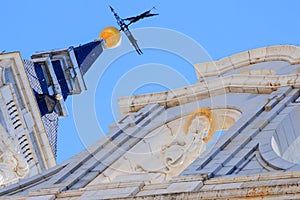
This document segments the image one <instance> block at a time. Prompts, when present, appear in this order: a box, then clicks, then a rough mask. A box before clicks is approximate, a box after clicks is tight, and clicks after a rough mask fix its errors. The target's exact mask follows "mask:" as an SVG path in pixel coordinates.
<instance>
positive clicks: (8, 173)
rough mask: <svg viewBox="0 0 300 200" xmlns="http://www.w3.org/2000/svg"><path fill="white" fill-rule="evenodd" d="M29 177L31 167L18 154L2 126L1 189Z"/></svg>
mask: <svg viewBox="0 0 300 200" xmlns="http://www.w3.org/2000/svg"><path fill="white" fill-rule="evenodd" d="M28 175H29V167H28V164H27V162H26V161H25V160H24V158H23V157H22V155H21V154H19V153H17V152H16V150H15V148H14V145H13V143H12V141H11V139H10V138H9V137H8V134H7V133H6V131H5V130H4V129H3V127H2V126H1V125H0V187H1V186H5V185H8V184H11V183H14V182H17V181H18V180H19V178H24V177H27V176H28Z"/></svg>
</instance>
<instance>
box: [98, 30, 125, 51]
mask: <svg viewBox="0 0 300 200" xmlns="http://www.w3.org/2000/svg"><path fill="white" fill-rule="evenodd" d="M100 38H101V39H104V40H105V46H106V47H107V48H115V47H117V46H119V45H120V43H121V33H120V31H119V30H118V29H117V28H116V27H113V26H108V27H106V28H104V29H103V30H102V31H101V33H100Z"/></svg>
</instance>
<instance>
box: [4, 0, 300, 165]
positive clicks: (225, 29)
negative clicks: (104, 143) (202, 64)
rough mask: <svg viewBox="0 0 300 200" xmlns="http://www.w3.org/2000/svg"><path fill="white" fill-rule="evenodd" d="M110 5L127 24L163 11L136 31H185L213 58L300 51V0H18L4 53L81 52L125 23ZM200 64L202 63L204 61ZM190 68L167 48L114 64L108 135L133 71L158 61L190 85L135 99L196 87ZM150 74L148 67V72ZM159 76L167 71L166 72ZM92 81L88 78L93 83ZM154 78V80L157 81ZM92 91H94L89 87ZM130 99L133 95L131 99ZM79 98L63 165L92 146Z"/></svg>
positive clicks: (104, 96) (103, 100) (105, 107)
mask: <svg viewBox="0 0 300 200" xmlns="http://www.w3.org/2000/svg"><path fill="white" fill-rule="evenodd" d="M109 5H112V6H113V7H114V8H115V10H116V11H117V12H118V13H119V14H120V16H121V17H124V18H125V17H129V16H132V15H136V14H139V13H141V12H143V11H145V10H147V9H150V8H152V7H153V6H156V8H157V10H154V12H158V13H159V14H160V15H159V16H156V17H153V18H151V19H145V20H143V21H140V22H138V23H136V24H134V25H132V29H134V28H143V27H160V28H167V29H170V30H174V31H178V32H179V33H182V34H185V35H186V36H187V37H189V38H191V39H193V40H195V41H196V42H197V43H198V44H199V45H201V46H202V47H203V49H204V50H205V52H206V53H207V54H208V55H209V56H210V57H211V58H212V59H219V58H222V57H225V56H228V55H231V54H234V53H237V52H240V51H244V50H247V49H252V48H257V47H262V46H268V45H278V44H294V45H300V42H299V32H300V21H299V19H300V13H299V10H298V9H299V7H300V1H298V0H287V1H283V0H243V1H241V0H226V1H222V0H210V1H201V0H200V1H199V0H190V1H158V0H147V1H146V0H122V1H117V0H110V1H100V0H97V1H96V0H87V1H68V0H66V1H58V0H52V1H38V0H27V1H21V0H10V1H3V2H1V8H2V9H1V14H2V20H1V27H2V28H1V32H0V50H6V52H10V51H20V52H21V55H22V56H23V58H30V55H31V54H32V53H34V52H36V51H41V50H49V49H55V48H61V47H68V46H76V45H79V44H83V43H86V42H89V41H92V40H94V39H95V38H97V37H98V35H99V33H100V31H101V29H102V28H104V27H106V26H110V25H113V26H116V25H117V24H116V22H115V19H114V18H113V15H112V14H111V12H110V10H109V8H108V6H109ZM137 36H139V37H138V38H137V39H138V41H139V43H140V45H141V48H143V46H142V44H143V38H142V37H141V36H140V35H139V34H137ZM147 37H151V36H147ZM155 39H156V40H157V41H160V40H163V38H160V36H159V35H155ZM127 43H128V41H127V39H126V38H123V44H122V45H126V44H127ZM182 43H183V42H182V40H180V39H178V40H177V39H176V38H175V39H174V44H173V45H175V46H176V45H178V46H184V44H182ZM120 48H122V46H121V47H120ZM105 53H106V54H105V55H101V57H100V58H99V60H98V61H97V63H96V64H97V65H95V66H94V67H95V68H96V67H98V66H100V65H101V59H107V58H109V56H110V55H114V54H117V53H118V49H113V50H107V52H105ZM187 53H189V52H188V50H187ZM191 53H192V52H191ZM192 61H194V62H197V61H201V59H199V60H197V59H195V60H192ZM192 61H190V62H192ZM190 62H188V61H187V60H185V59H183V58H182V57H180V56H178V55H175V54H174V53H172V52H168V51H165V50H160V49H145V50H144V55H143V56H138V55H137V54H136V53H135V52H131V53H127V54H125V55H122V56H119V57H118V58H117V59H114V60H113V61H112V63H111V64H110V66H109V67H108V68H107V70H106V71H105V73H104V74H102V76H101V77H98V82H97V83H92V84H97V87H96V89H95V91H94V101H95V105H93V106H94V108H95V113H96V114H95V115H96V116H97V119H98V122H99V123H100V124H101V125H100V126H101V127H102V129H103V132H104V133H105V132H107V131H108V125H109V124H110V123H112V122H113V121H114V116H113V114H112V112H113V111H112V110H113V109H115V108H112V107H116V105H114V103H113V106H111V102H112V100H111V99H112V96H114V95H115V94H113V93H112V91H113V90H114V88H116V85H117V86H118V85H120V83H122V81H120V80H122V79H123V78H124V77H125V79H124V80H125V82H126V76H125V75H128V74H130V73H129V72H131V71H134V69H136V68H137V67H138V66H146V65H149V63H156V65H157V66H159V64H161V65H163V66H167V67H162V68H161V69H172V70H171V72H172V73H173V72H174V73H178V74H179V75H180V77H182V78H183V79H185V80H182V81H178V83H177V81H176V80H175V81H173V80H172V78H171V75H170V76H168V77H166V79H168V80H170V81H171V82H174V84H171V85H164V84H160V81H162V80H159V81H158V82H157V80H156V82H155V83H151V81H150V79H149V80H147V81H148V82H145V83H144V84H140V87H138V86H139V85H136V86H135V87H136V89H135V90H134V92H133V93H134V94H140V93H149V92H154V91H162V90H166V89H172V88H175V87H180V86H183V85H184V84H185V83H186V84H193V83H194V82H195V81H196V76H195V74H194V71H193V66H192V64H191V63H190ZM146 68H147V66H146V67H145V68H143V69H145V70H146ZM156 70H159V67H158V69H156ZM135 73H137V72H135V71H134V73H133V75H134V74H135ZM161 73H166V74H168V73H169V72H161ZM172 73H170V74H172ZM89 76H90V75H89V74H87V78H89ZM128 77H129V75H128ZM139 77H143V75H141V76H139ZM145 77H147V74H145ZM149 77H150V78H151V76H150V75H149ZM87 82H89V81H87ZM134 82H135V78H133V79H131V83H134ZM123 85H124V84H123ZM87 86H88V88H89V85H87ZM122 95H123V94H122ZM124 95H131V94H130V93H128V94H126V93H124ZM75 98H79V97H73V99H72V98H70V99H68V101H67V105H68V110H69V113H70V116H69V118H66V119H61V120H60V126H59V135H58V139H59V141H58V158H57V159H58V162H61V161H63V160H65V159H67V158H68V157H70V156H72V155H74V154H75V153H77V152H79V151H81V150H82V149H83V148H84V146H86V145H87V144H85V143H84V142H82V137H84V136H83V135H84V134H82V133H78V131H77V130H76V128H75V122H74V118H73V111H74V110H75V112H77V113H78V112H79V111H78V110H76V109H73V108H72V106H74V103H73V100H74V99H75ZM75 105H76V104H75ZM82 106H84V103H83V105H82ZM82 112H84V109H83V111H82ZM116 118H117V117H116ZM86 123H88V119H87V122H86ZM86 132H88V133H89V134H92V135H94V136H95V141H96V139H97V138H98V137H99V138H100V137H101V136H98V135H97V134H98V133H94V132H95V129H93V128H89V125H87V128H86ZM87 135H88V134H87ZM87 137H90V136H87Z"/></svg>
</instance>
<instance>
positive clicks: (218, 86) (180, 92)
mask: <svg viewBox="0 0 300 200" xmlns="http://www.w3.org/2000/svg"><path fill="white" fill-rule="evenodd" d="M283 86H293V87H296V88H298V87H299V86H300V75H299V74H291V75H272V76H269V75H266V76H261V75H245V74H237V75H231V76H227V77H223V78H219V79H216V80H209V81H207V82H205V83H199V84H195V85H191V86H187V87H184V88H179V89H175V90H172V91H168V92H158V93H152V94H145V95H138V96H129V97H122V98H119V109H120V112H121V113H122V114H126V113H129V112H136V111H138V110H139V109H141V108H143V107H144V106H145V105H147V104H151V103H159V104H160V105H162V106H166V107H167V108H170V107H174V106H178V105H182V104H186V103H191V102H194V101H199V100H202V99H205V98H209V97H213V96H217V95H222V94H226V93H253V94H270V93H271V92H273V91H275V90H277V89H278V88H280V87H283Z"/></svg>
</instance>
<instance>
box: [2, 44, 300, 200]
mask: <svg viewBox="0 0 300 200" xmlns="http://www.w3.org/2000/svg"><path fill="white" fill-rule="evenodd" d="M195 69H196V72H197V75H198V78H199V82H197V83H195V84H194V85H191V86H187V87H185V88H179V89H176V90H173V91H169V92H163V93H154V94H150V95H139V96H132V97H122V98H120V100H119V105H120V111H121V112H122V113H123V116H122V117H121V119H120V120H119V121H116V122H115V123H114V124H112V125H111V131H110V132H109V133H108V134H107V135H106V137H105V138H103V139H101V140H100V141H98V142H96V143H95V144H94V145H93V146H91V147H89V148H88V149H87V150H85V151H83V152H81V153H79V154H78V155H76V156H74V157H72V158H70V159H69V160H67V161H65V162H64V163H62V164H60V165H58V166H56V167H53V168H51V169H49V170H46V171H43V172H42V174H40V175H37V176H34V177H30V178H27V179H22V180H20V181H19V182H18V183H17V184H13V185H10V186H8V187H5V188H2V189H0V195H1V196H2V197H3V198H4V199H22V200H23V199H32V200H33V199H45V200H46V199H47V200H52V199H58V200H77V199H300V190H299V183H300V165H299V164H298V162H299V160H300V155H299V151H298V149H299V143H300V142H299V135H300V125H299V119H300V107H299V106H300V97H299V96H300V91H299V84H300V79H299V73H298V72H299V71H300V48H299V47H296V46H288V45H283V46H272V47H265V48H260V49H255V50H249V51H246V52H242V53H239V54H236V55H233V56H230V57H227V58H224V59H221V60H219V61H215V62H211V63H203V64H196V65H195ZM225 131H226V132H225Z"/></svg>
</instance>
